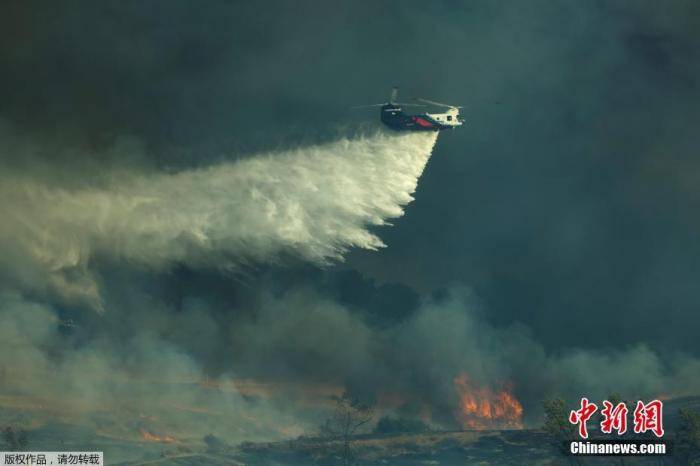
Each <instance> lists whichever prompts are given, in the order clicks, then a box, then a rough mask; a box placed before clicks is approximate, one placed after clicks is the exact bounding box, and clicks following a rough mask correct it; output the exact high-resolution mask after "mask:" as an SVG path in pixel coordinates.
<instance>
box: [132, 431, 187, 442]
mask: <svg viewBox="0 0 700 466" xmlns="http://www.w3.org/2000/svg"><path fill="white" fill-rule="evenodd" d="M139 431H140V432H141V440H143V441H144V442H160V443H179V442H178V440H177V439H176V438H175V437H172V436H170V435H158V434H154V433H153V432H149V431H147V430H146V429H143V428H141V429H139Z"/></svg>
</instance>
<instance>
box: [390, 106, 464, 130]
mask: <svg viewBox="0 0 700 466" xmlns="http://www.w3.org/2000/svg"><path fill="white" fill-rule="evenodd" d="M380 116H381V120H382V123H384V124H385V125H386V126H388V127H389V128H391V129H393V130H396V131H441V130H444V129H454V128H456V127H458V126H461V125H462V124H463V123H464V121H463V120H462V119H461V118H460V116H459V109H457V108H449V109H448V110H447V111H446V112H444V113H421V114H416V115H409V114H407V113H405V112H404V111H403V110H402V109H401V106H400V105H394V104H391V103H387V104H385V105H383V106H382V107H381V110H380Z"/></svg>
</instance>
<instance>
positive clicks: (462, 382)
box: [454, 373, 523, 430]
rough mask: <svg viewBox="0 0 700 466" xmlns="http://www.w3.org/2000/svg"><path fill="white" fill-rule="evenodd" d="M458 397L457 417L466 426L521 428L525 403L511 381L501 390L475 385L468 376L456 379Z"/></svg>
mask: <svg viewBox="0 0 700 466" xmlns="http://www.w3.org/2000/svg"><path fill="white" fill-rule="evenodd" d="M454 388H455V390H456V392H457V395H458V398H459V409H458V410H457V412H456V418H457V420H458V421H459V422H460V423H461V424H462V427H463V428H464V429H480V430H483V429H504V428H505V429H521V428H522V427H523V422H522V418H523V407H522V405H521V404H520V402H519V401H518V400H517V399H516V398H515V396H513V394H512V392H511V387H510V385H509V384H503V385H502V386H501V387H500V389H499V390H495V389H493V388H492V387H489V386H481V387H479V386H475V385H474V384H473V383H472V382H471V381H470V379H469V377H468V376H467V374H464V373H463V374H460V375H458V376H457V377H455V379H454Z"/></svg>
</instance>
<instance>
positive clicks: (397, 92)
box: [389, 86, 399, 104]
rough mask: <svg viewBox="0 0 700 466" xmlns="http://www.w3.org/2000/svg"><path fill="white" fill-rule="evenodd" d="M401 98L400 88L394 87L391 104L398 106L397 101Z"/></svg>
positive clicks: (390, 96)
mask: <svg viewBox="0 0 700 466" xmlns="http://www.w3.org/2000/svg"><path fill="white" fill-rule="evenodd" d="M398 97H399V88H398V87H396V86H394V87H393V88H392V89H391V94H390V95H389V103H392V104H396V99H397V98H398Z"/></svg>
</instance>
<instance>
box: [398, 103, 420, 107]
mask: <svg viewBox="0 0 700 466" xmlns="http://www.w3.org/2000/svg"><path fill="white" fill-rule="evenodd" d="M392 104H393V105H400V106H402V107H427V105H423V104H409V103H405V102H392Z"/></svg>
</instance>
